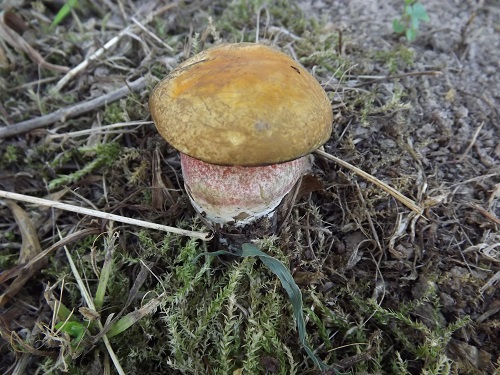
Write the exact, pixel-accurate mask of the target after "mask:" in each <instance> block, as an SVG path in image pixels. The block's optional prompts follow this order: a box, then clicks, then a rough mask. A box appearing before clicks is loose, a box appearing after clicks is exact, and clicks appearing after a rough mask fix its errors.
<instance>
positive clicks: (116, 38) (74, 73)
mask: <svg viewBox="0 0 500 375" xmlns="http://www.w3.org/2000/svg"><path fill="white" fill-rule="evenodd" d="M175 6H177V3H170V4H168V5H165V6H164V7H162V8H160V9H159V10H157V11H156V12H154V13H152V14H151V15H150V16H149V17H146V19H145V20H144V21H143V23H146V24H147V23H149V22H151V21H152V20H153V19H154V18H155V17H156V16H159V15H160V14H162V13H164V12H166V11H167V10H169V9H171V8H173V7H175ZM136 28H137V25H135V24H132V25H129V26H127V27H126V28H124V29H123V30H122V31H120V32H119V33H118V35H116V36H114V37H113V38H111V39H110V40H109V41H108V42H107V43H106V44H105V45H104V46H102V47H101V48H99V49H98V50H97V51H95V52H94V53H93V54H92V55H90V56H89V57H88V58H86V59H85V60H83V61H82V62H81V63H80V64H78V65H77V66H75V67H74V68H73V69H71V70H70V71H69V72H68V73H66V74H65V75H64V77H62V78H61V79H60V80H59V82H57V84H56V85H55V86H54V88H53V89H52V90H54V91H55V92H59V91H60V90H61V89H62V88H63V87H64V86H66V84H68V82H69V81H71V80H72V79H73V77H75V76H77V75H78V74H79V73H80V72H82V71H84V70H85V69H86V68H87V67H88V66H89V65H90V63H91V62H92V61H95V60H97V59H98V58H99V57H101V56H102V55H103V54H104V53H105V52H107V51H108V50H110V49H111V48H113V47H114V46H115V45H116V44H117V43H118V42H119V41H120V39H121V38H122V37H124V36H125V35H127V34H128V33H129V32H133V31H134V29H136Z"/></svg>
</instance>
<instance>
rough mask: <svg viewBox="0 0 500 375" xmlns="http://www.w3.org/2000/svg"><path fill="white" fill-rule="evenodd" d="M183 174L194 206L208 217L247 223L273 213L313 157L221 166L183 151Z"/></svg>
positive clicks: (223, 222) (219, 220)
mask: <svg viewBox="0 0 500 375" xmlns="http://www.w3.org/2000/svg"><path fill="white" fill-rule="evenodd" d="M181 165H182V174H183V176H184V184H185V186H186V191H187V192H188V195H189V198H190V200H191V203H192V205H193V207H194V208H195V209H196V211H198V213H200V214H202V215H203V216H204V217H205V218H206V219H207V220H208V221H210V222H212V223H218V224H235V225H236V226H244V225H246V224H249V223H251V222H253V221H255V220H257V219H259V218H261V217H263V216H266V215H268V216H272V214H273V213H274V210H275V209H276V207H277V206H278V205H279V204H280V202H281V201H282V199H283V198H284V196H285V195H286V194H287V193H288V192H289V191H290V190H291V189H292V188H293V186H294V185H295V184H296V183H297V181H298V180H299V179H300V178H301V177H302V175H303V174H304V173H305V172H306V171H307V169H308V168H309V165H310V162H309V157H308V156H304V157H301V158H299V159H295V160H292V161H288V162H285V163H280V164H272V165H267V166H261V167H242V166H220V165H214V164H209V163H205V162H203V161H201V160H198V159H194V158H192V157H190V156H188V155H186V154H183V153H181Z"/></svg>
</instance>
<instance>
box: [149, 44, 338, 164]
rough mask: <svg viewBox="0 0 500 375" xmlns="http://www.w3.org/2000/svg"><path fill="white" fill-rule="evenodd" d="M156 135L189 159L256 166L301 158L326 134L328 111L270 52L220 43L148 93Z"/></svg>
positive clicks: (312, 88) (293, 67)
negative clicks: (157, 132) (160, 136)
mask: <svg viewBox="0 0 500 375" xmlns="http://www.w3.org/2000/svg"><path fill="white" fill-rule="evenodd" d="M149 109H150V111H151V115H152V117H153V121H154V123H155V125H156V127H157V129H158V131H159V133H160V134H161V135H162V136H163V138H165V139H166V140H167V141H168V142H169V143H170V144H171V145H172V146H173V147H175V148H176V149H177V150H179V151H180V152H182V153H185V154H187V155H189V156H191V157H193V158H196V159H199V160H202V161H205V162H207V163H211V164H218V165H240V166H258V165H266V164H276V163H281V162H285V161H289V160H293V159H296V158H298V157H301V156H304V155H307V154H309V153H310V152H312V151H313V150H315V149H316V148H318V147H319V146H321V145H322V144H323V143H325V142H326V141H327V140H328V138H329V137H330V134H331V130H332V121H333V113H332V108H331V105H330V101H329V99H328V97H327V95H326V93H325V91H324V90H323V88H322V87H321V85H320V84H319V83H318V82H317V81H316V79H315V78H314V77H313V76H312V75H311V74H309V73H308V72H307V71H306V70H305V69H304V67H302V66H301V65H300V64H299V63H298V62H296V61H295V60H293V59H292V58H290V57H288V56H287V55H285V54H284V53H282V52H279V51H277V50H275V49H274V48H271V47H268V46H265V45H262V44H254V43H237V44H224V45H220V46H217V47H214V48H211V49H208V50H205V51H203V52H201V53H199V54H197V55H196V56H194V57H192V58H190V59H188V60H186V61H185V62H183V63H182V64H180V65H179V66H178V67H177V68H176V69H175V70H173V71H172V72H171V73H170V74H169V75H168V76H167V77H166V78H165V79H163V80H162V81H161V82H160V83H159V84H158V85H157V86H156V87H155V88H154V90H153V92H152V94H151V97H150V99H149Z"/></svg>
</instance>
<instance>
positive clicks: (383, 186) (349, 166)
mask: <svg viewBox="0 0 500 375" xmlns="http://www.w3.org/2000/svg"><path fill="white" fill-rule="evenodd" d="M314 152H315V153H316V154H318V155H320V156H322V157H324V158H325V159H330V160H333V161H334V162H335V163H337V164H339V165H341V166H342V167H344V168H347V169H349V170H351V171H353V172H354V173H356V174H357V175H359V176H361V177H363V178H364V179H366V180H368V181H370V182H371V183H373V184H375V185H377V186H378V187H379V188H381V189H382V190H384V191H385V192H386V193H388V194H390V195H392V196H393V197H394V198H395V199H397V200H398V201H399V202H401V203H402V204H404V205H405V206H406V207H408V208H409V209H410V210H412V211H414V212H416V213H417V214H418V215H422V213H423V212H424V210H423V209H422V208H421V207H420V206H418V205H417V204H416V203H415V202H413V201H412V200H411V199H409V198H407V197H405V196H404V195H403V194H401V193H400V192H399V191H397V190H396V189H394V188H392V187H390V186H389V185H387V184H386V183H385V182H382V181H380V180H379V179H378V178H376V177H373V176H372V175H371V174H369V173H366V172H365V171H363V170H361V169H359V168H358V167H355V166H354V165H352V164H349V163H348V162H346V161H344V160H342V159H339V158H337V157H335V156H333V155H331V154H329V153H327V152H325V151H322V150H316V151H314Z"/></svg>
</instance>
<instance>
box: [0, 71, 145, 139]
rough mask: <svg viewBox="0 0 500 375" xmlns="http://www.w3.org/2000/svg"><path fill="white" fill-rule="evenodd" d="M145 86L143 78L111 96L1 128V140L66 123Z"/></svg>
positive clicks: (111, 93)
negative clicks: (51, 125)
mask: <svg viewBox="0 0 500 375" xmlns="http://www.w3.org/2000/svg"><path fill="white" fill-rule="evenodd" d="M145 86H146V79H145V78H144V77H141V78H139V79H136V80H135V81H133V82H130V83H127V84H126V85H125V86H123V87H122V88H120V89H118V90H116V91H113V92H110V93H109V94H106V95H103V96H100V97H98V98H95V99H92V100H88V101H85V102H80V103H78V104H75V105H72V106H70V107H66V108H61V109H59V110H57V111H55V112H52V113H50V114H48V115H45V116H41V117H37V118H34V119H31V120H27V121H23V122H18V123H17V124H13V125H10V126H7V127H4V128H0V139H2V138H6V137H11V136H13V135H17V134H22V133H26V132H29V131H31V130H34V129H38V128H41V127H44V126H47V125H50V124H53V123H55V122H58V121H64V120H66V119H68V118H73V117H76V116H79V115H81V114H83V113H87V112H90V111H92V110H94V109H96V108H99V107H102V106H103V105H105V104H108V103H111V102H114V101H116V100H118V99H121V98H123V97H124V96H126V95H128V94H129V93H130V92H133V91H138V90H141V89H143V88H144V87H145Z"/></svg>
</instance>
